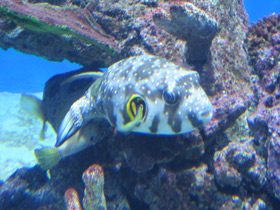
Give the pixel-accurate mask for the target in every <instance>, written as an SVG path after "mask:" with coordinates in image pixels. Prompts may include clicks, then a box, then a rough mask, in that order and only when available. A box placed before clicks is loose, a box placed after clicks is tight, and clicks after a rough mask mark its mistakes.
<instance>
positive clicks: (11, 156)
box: [0, 92, 56, 181]
mask: <svg viewBox="0 0 280 210" xmlns="http://www.w3.org/2000/svg"><path fill="white" fill-rule="evenodd" d="M31 95H34V96H37V97H38V98H42V93H34V94H31ZM20 96H21V94H18V93H8V92H0V179H2V180H3V181H5V180H6V179H7V178H8V177H9V176H10V175H11V174H12V173H14V172H15V171H16V170H17V169H18V168H21V167H32V166H34V165H36V159H35V156H34V149H35V148H40V147H52V146H53V145H54V144H55V141H56V134H55V132H54V131H53V129H52V127H51V126H48V129H47V131H46V133H45V137H46V138H45V140H44V141H41V140H40V138H39V135H40V132H41V129H42V120H40V119H38V118H36V117H35V116H34V115H30V114H27V113H25V112H24V111H23V110H21V109H20Z"/></svg>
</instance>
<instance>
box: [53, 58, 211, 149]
mask: <svg viewBox="0 0 280 210" xmlns="http://www.w3.org/2000/svg"><path fill="white" fill-rule="evenodd" d="M212 112H213V108H212V104H211V102H210V100H209V99H208V97H207V95H206V93H205V92H204V91H203V89H202V88H201V86H200V84H199V75H198V73H197V72H196V71H191V70H188V69H186V68H184V67H182V66H178V65H176V64H174V63H172V62H170V61H168V60H166V59H164V58H160V57H157V56H152V55H147V54H146V55H142V56H135V57H130V58H127V59H124V60H121V61H119V62H117V63H115V64H113V65H111V66H110V67H109V68H108V69H107V71H106V72H105V73H104V74H103V76H102V77H100V78H98V79H97V80H96V81H95V82H94V83H93V84H92V85H91V86H90V88H89V89H88V90H87V92H86V93H85V94H84V95H83V96H82V97H81V98H80V99H78V100H77V101H76V102H75V103H73V105H72V106H71V108H70V110H69V111H68V113H67V114H66V116H65V117H64V119H63V121H62V123H61V125H60V128H59V130H58V135H57V142H56V145H55V146H56V147H59V146H60V145H61V144H63V143H64V142H65V141H67V140H68V139H69V138H71V136H73V135H75V133H76V132H78V131H79V130H80V129H82V128H83V127H84V126H85V125H87V123H88V121H93V122H94V121H95V120H99V119H106V120H107V121H108V122H109V123H110V125H111V126H113V127H116V128H117V130H118V131H120V132H124V133H129V132H139V133H146V134H161V135H177V134H181V133H187V132H190V131H193V130H195V129H197V128H199V127H201V126H203V125H206V124H207V123H208V122H209V121H210V120H211V118H212Z"/></svg>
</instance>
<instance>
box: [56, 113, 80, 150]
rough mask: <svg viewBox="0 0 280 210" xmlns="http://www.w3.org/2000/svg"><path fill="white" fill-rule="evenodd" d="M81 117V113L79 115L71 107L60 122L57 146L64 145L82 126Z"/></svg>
mask: <svg viewBox="0 0 280 210" xmlns="http://www.w3.org/2000/svg"><path fill="white" fill-rule="evenodd" d="M79 118H80V115H79V117H77V115H74V114H73V112H72V111H71V109H70V111H69V112H68V113H67V114H66V116H65V117H64V119H63V121H62V122H61V124H60V127H59V130H58V133H57V141H56V144H55V147H59V146H60V145H62V144H63V143H64V142H65V141H66V140H67V139H69V138H70V137H71V136H73V135H74V134H75V133H76V132H77V131H78V130H79V129H80V128H81V127H82V120H81V119H79Z"/></svg>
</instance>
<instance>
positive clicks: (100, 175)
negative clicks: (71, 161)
mask: <svg viewBox="0 0 280 210" xmlns="http://www.w3.org/2000/svg"><path fill="white" fill-rule="evenodd" d="M82 178H83V181H84V184H85V190H84V198H83V209H84V210H93V209H94V210H95V209H96V210H106V209H107V206H106V200H105V196H104V172H103V169H102V167H101V166H100V165H97V164H93V165H91V166H90V167H89V168H88V169H87V170H85V171H84V173H83V176H82ZM64 201H65V205H66V208H67V210H82V207H81V204H80V200H79V195H78V193H77V191H76V190H75V189H73V188H69V189H67V190H66V192H65V194H64Z"/></svg>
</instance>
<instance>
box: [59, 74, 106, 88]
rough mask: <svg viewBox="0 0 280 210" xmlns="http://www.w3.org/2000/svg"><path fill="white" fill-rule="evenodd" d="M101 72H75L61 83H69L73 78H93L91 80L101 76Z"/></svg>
mask: <svg viewBox="0 0 280 210" xmlns="http://www.w3.org/2000/svg"><path fill="white" fill-rule="evenodd" d="M102 75H103V72H83V73H80V74H75V75H73V76H72V77H69V78H67V79H65V80H64V81H63V82H62V83H61V85H65V84H67V83H71V82H73V81H74V80H78V79H93V80H97V79H99V78H100V77H102Z"/></svg>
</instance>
